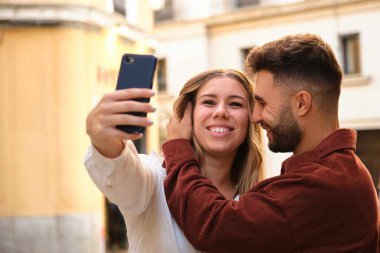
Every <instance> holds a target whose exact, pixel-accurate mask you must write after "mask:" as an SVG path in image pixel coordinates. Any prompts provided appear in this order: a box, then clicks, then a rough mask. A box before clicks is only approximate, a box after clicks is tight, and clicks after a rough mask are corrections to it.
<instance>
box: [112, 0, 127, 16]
mask: <svg viewBox="0 0 380 253" xmlns="http://www.w3.org/2000/svg"><path fill="white" fill-rule="evenodd" d="M113 8H114V10H115V12H117V13H119V14H121V15H123V16H125V14H126V12H125V11H126V10H125V0H113Z"/></svg>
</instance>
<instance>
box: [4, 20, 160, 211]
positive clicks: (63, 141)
mask: <svg viewBox="0 0 380 253" xmlns="http://www.w3.org/2000/svg"><path fill="white" fill-rule="evenodd" d="M146 50H147V49H146V48H145V47H141V45H136V44H134V43H132V42H127V41H125V40H121V39H120V38H118V37H116V36H114V35H113V34H112V33H111V32H108V31H94V30H85V29H79V28H63V27H62V28H30V27H28V28H9V29H0V115H1V120H0V216H21V215H51V214H61V213H71V212H91V211H99V208H101V207H102V195H101V194H100V192H99V191H98V190H97V189H96V188H95V186H94V184H93V183H92V181H91V180H90V178H89V176H88V174H87V172H86V170H85V168H84V166H83V156H84V154H85V151H86V149H87V147H88V145H89V138H88V137H87V135H86V133H85V118H86V115H87V114H88V112H89V111H90V110H91V108H92V107H93V105H94V104H95V101H96V100H97V99H99V98H100V97H101V95H102V94H103V93H104V92H108V91H112V90H114V88H115V84H116V78H117V74H118V69H119V64H120V59H121V55H122V54H123V53H125V52H135V53H143V52H144V51H145V52H146ZM151 132H152V134H151V137H150V138H149V139H151V138H157V137H155V133H156V132H157V131H156V130H151ZM153 133H154V134H153ZM148 135H149V133H148ZM149 143H156V142H155V141H149V142H148V149H150V148H152V147H155V146H157V144H149Z"/></svg>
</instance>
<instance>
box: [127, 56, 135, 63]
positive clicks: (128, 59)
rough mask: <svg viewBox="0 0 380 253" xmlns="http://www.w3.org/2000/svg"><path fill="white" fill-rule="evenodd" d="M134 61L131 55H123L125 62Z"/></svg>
mask: <svg viewBox="0 0 380 253" xmlns="http://www.w3.org/2000/svg"><path fill="white" fill-rule="evenodd" d="M134 61H135V58H133V57H132V56H127V57H125V62H126V63H133V62H134Z"/></svg>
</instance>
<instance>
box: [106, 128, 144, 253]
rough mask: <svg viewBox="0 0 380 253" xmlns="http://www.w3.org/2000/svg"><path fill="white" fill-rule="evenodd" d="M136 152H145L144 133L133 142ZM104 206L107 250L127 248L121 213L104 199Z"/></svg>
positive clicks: (125, 229) (125, 230) (115, 206)
mask: <svg viewBox="0 0 380 253" xmlns="http://www.w3.org/2000/svg"><path fill="white" fill-rule="evenodd" d="M133 143H134V144H135V146H136V149H137V152H139V153H146V144H145V143H146V142H145V135H144V137H143V138H142V139H140V140H137V141H134V142H133ZM105 204H106V206H105V208H106V228H107V230H106V231H107V236H106V239H107V252H109V251H111V252H114V251H116V252H117V251H119V250H122V251H123V250H126V249H128V246H129V244H128V237H127V227H126V226H125V221H124V217H123V215H122V213H121V212H120V210H119V208H118V206H117V205H115V204H114V203H112V202H110V201H109V200H108V199H106V201H105Z"/></svg>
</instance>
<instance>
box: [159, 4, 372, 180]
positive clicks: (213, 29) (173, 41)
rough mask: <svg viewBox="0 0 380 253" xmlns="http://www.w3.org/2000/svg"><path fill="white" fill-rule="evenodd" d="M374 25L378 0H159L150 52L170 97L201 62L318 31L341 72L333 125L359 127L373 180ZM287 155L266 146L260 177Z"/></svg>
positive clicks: (215, 63) (228, 60)
mask: <svg viewBox="0 0 380 253" xmlns="http://www.w3.org/2000/svg"><path fill="white" fill-rule="evenodd" d="M379 23H380V1H378V0H210V1H202V0H194V1H186V0H166V2H165V6H164V7H163V8H162V9H161V10H159V11H157V12H155V35H156V37H157V40H158V42H159V43H158V47H157V51H156V54H157V55H158V57H159V58H160V62H161V63H164V64H165V66H166V72H165V73H164V74H165V76H163V77H161V79H162V80H164V81H165V84H164V85H162V86H163V87H165V89H166V93H167V94H170V95H172V96H173V97H175V96H176V95H177V94H178V92H179V90H180V89H181V87H182V85H183V84H184V83H185V82H186V80H187V79H189V78H190V77H191V76H192V75H194V74H196V73H198V72H200V71H203V70H205V69H207V68H236V69H241V70H243V66H244V59H245V57H246V55H247V53H248V52H249V50H250V49H251V48H253V47H255V46H258V45H262V44H264V43H266V42H269V41H272V40H275V39H277V38H280V37H282V36H285V35H288V34H297V33H314V34H318V35H320V36H321V37H322V38H323V39H324V40H326V41H327V42H328V43H329V44H330V45H331V46H332V48H333V50H334V51H335V53H336V55H337V57H338V60H339V62H340V64H341V66H342V68H343V69H344V73H345V77H344V81H343V86H342V93H341V99H340V112H339V113H340V115H339V116H340V125H341V127H349V128H354V129H356V130H358V154H359V155H360V157H361V158H362V159H363V160H364V162H365V164H366V165H367V167H368V168H369V170H370V173H371V175H372V177H373V180H374V184H375V185H376V186H378V183H379V170H380V161H379V159H378V158H377V154H378V152H380V141H379V140H380V109H379V108H380V100H379V99H378V97H379V95H380V72H379V67H380V64H379V60H380V50H379V47H378V42H379V41H380V31H379V29H378V28H377V26H378V24H379ZM289 155H290V154H289V153H288V154H273V153H272V152H270V151H269V150H267V152H266V159H265V161H266V167H267V169H268V175H267V176H275V175H278V174H279V172H280V164H281V161H283V160H284V159H285V158H287V157H288V156H289Z"/></svg>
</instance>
